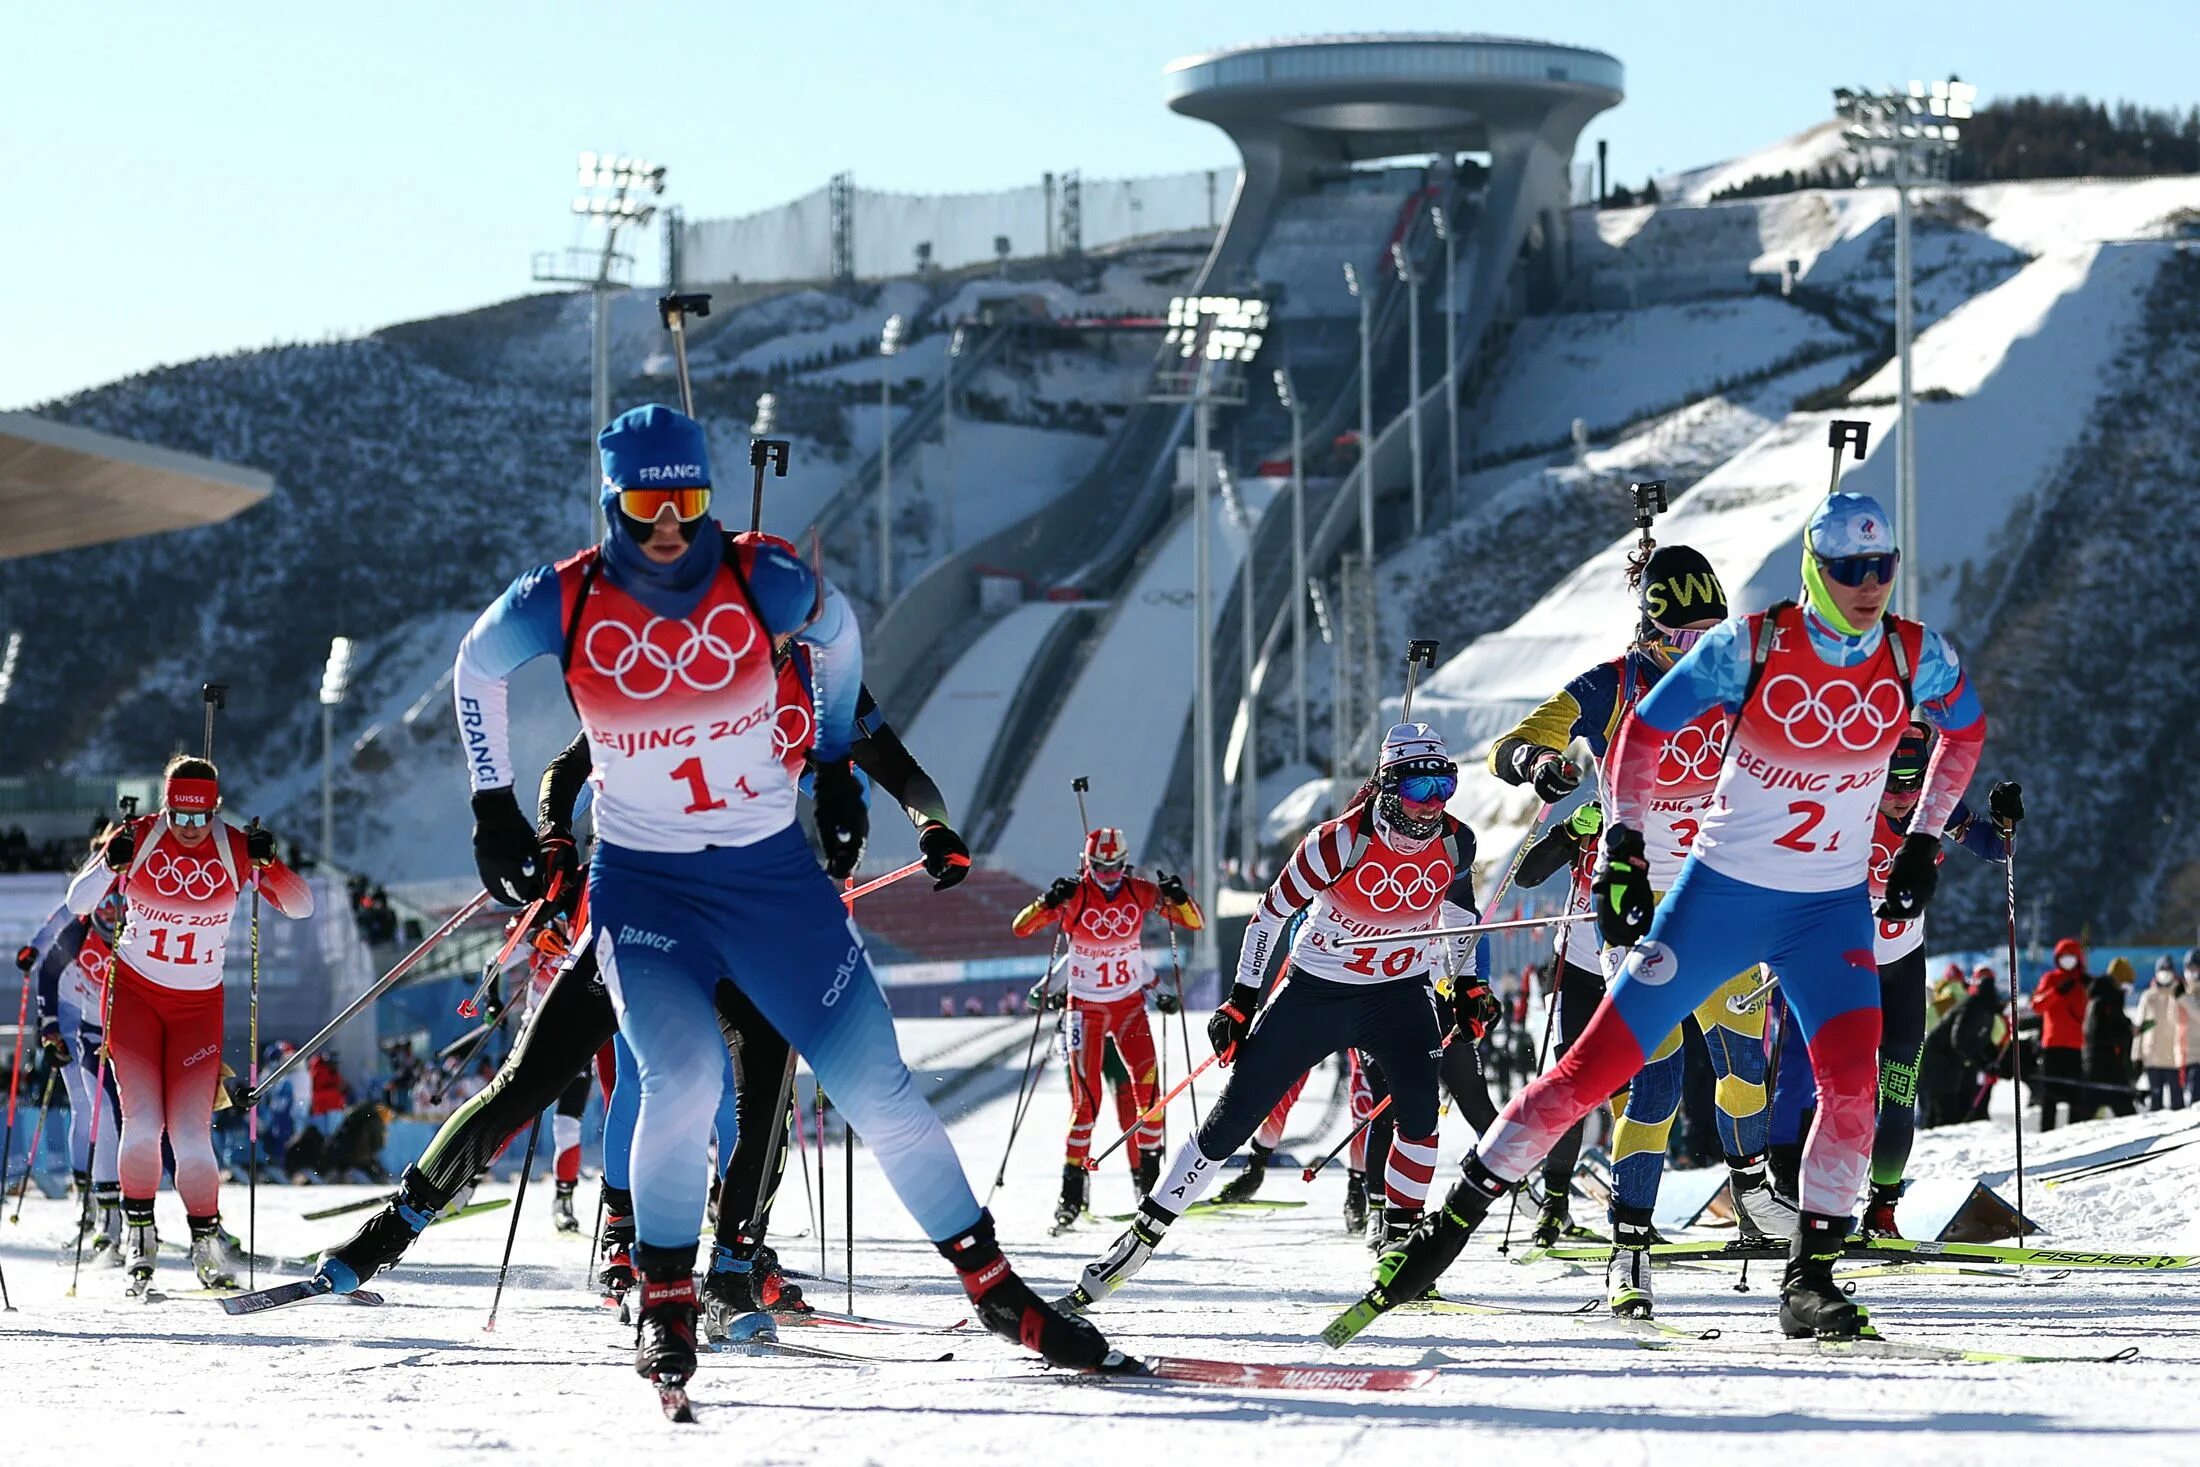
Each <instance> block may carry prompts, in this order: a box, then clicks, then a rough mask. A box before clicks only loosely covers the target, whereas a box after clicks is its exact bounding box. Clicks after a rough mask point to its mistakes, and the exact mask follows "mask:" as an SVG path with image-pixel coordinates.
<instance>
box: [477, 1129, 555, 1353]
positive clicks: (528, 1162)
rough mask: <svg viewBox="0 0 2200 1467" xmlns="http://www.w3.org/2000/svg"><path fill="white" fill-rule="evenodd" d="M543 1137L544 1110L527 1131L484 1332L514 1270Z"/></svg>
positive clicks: (494, 1323) (494, 1322) (493, 1325)
mask: <svg viewBox="0 0 2200 1467" xmlns="http://www.w3.org/2000/svg"><path fill="white" fill-rule="evenodd" d="M541 1139H542V1112H541V1111H536V1112H535V1124H534V1125H533V1126H531V1127H530V1128H529V1129H528V1132H527V1155H526V1156H525V1157H523V1158H522V1159H521V1160H520V1164H519V1191H518V1192H516V1193H514V1194H513V1196H512V1225H511V1226H510V1227H508V1228H506V1229H505V1230H504V1260H503V1262H501V1263H499V1264H498V1265H497V1291H496V1293H495V1294H493V1295H491V1296H490V1299H489V1322H488V1323H487V1324H485V1325H483V1326H482V1327H481V1328H482V1329H483V1331H484V1332H486V1331H489V1330H493V1329H495V1328H496V1327H497V1308H498V1306H500V1305H502V1304H503V1303H504V1276H505V1275H506V1274H508V1273H510V1272H511V1271H512V1245H513V1244H514V1243H516V1242H518V1241H519V1210H520V1208H522V1207H524V1206H525V1205H526V1204H527V1178H528V1176H529V1175H530V1174H531V1173H533V1171H534V1170H535V1143H536V1142H538V1141H540V1140H541Z"/></svg>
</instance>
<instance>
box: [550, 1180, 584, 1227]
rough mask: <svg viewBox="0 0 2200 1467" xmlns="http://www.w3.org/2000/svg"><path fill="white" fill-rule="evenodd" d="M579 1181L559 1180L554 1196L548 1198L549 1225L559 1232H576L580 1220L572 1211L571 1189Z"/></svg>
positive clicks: (579, 1225)
mask: <svg viewBox="0 0 2200 1467" xmlns="http://www.w3.org/2000/svg"><path fill="white" fill-rule="evenodd" d="M578 1186H580V1183H579V1182H560V1183H558V1191H557V1195H556V1196H555V1197H552V1198H551V1199H550V1225H551V1226H552V1227H554V1228H556V1229H557V1230H558V1231H559V1232H561V1233H577V1232H579V1231H580V1230H581V1220H580V1218H579V1217H578V1216H577V1215H576V1214H575V1213H574V1211H573V1190H574V1189H575V1188H576V1187H578Z"/></svg>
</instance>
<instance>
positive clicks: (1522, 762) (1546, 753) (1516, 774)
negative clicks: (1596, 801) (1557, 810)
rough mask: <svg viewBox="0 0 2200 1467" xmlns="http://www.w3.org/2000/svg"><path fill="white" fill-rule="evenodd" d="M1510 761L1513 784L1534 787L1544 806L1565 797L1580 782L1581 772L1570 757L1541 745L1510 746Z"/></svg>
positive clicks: (1522, 744)
mask: <svg viewBox="0 0 2200 1467" xmlns="http://www.w3.org/2000/svg"><path fill="white" fill-rule="evenodd" d="M1510 763H1511V764H1512V776H1513V783H1514V784H1526V785H1533V786H1535V792H1536V794H1537V795H1538V796H1539V797H1540V798H1541V799H1542V801H1543V803H1544V804H1546V805H1555V804H1557V803H1558V802H1559V801H1560V800H1563V799H1565V798H1566V797H1567V796H1568V795H1570V794H1572V793H1573V792H1574V789H1575V787H1576V786H1577V785H1579V784H1580V783H1581V771H1580V770H1578V769H1576V768H1574V765H1573V761H1572V760H1571V759H1568V758H1567V757H1566V756H1565V755H1563V754H1561V753H1559V752H1558V750H1556V749H1546V748H1544V747H1543V746H1542V745H1541V744H1530V743H1519V744H1515V745H1513V748H1512V753H1511V758H1510Z"/></svg>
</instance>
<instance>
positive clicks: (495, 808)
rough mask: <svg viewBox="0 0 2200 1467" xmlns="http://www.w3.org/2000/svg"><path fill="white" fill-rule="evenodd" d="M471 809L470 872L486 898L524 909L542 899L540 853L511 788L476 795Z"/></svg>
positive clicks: (480, 792)
mask: <svg viewBox="0 0 2200 1467" xmlns="http://www.w3.org/2000/svg"><path fill="white" fill-rule="evenodd" d="M473 805H474V870H476V871H478V872H479V873H480V874H481V884H482V886H483V888H484V889H486V890H487V891H488V893H489V895H490V896H492V897H494V898H496V899H497V900H498V901H500V902H502V903H503V904H504V905H505V906H507V907H524V906H526V905H527V904H528V903H529V902H531V901H533V900H534V899H535V898H536V897H539V896H541V895H542V891H543V883H542V852H541V850H540V849H539V848H538V847H537V846H536V844H535V831H534V827H532V826H530V825H529V824H528V823H527V817H526V816H524V815H522V814H520V813H519V799H518V797H517V796H515V795H514V794H513V793H512V789H511V786H509V785H507V786H505V787H504V788H503V789H496V790H480V791H477V792H476V793H475V795H474V799H473Z"/></svg>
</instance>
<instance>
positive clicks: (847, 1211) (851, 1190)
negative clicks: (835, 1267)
mask: <svg viewBox="0 0 2200 1467" xmlns="http://www.w3.org/2000/svg"><path fill="white" fill-rule="evenodd" d="M840 1168H841V1176H840V1206H841V1224H842V1225H841V1229H840V1241H841V1247H842V1250H843V1252H844V1253H845V1255H846V1257H847V1260H848V1261H847V1266H846V1268H845V1270H844V1271H845V1272H846V1273H847V1275H848V1277H847V1279H846V1283H847V1285H848V1312H849V1313H850V1314H853V1313H855V1312H856V1128H855V1127H854V1126H851V1125H849V1124H848V1118H847V1117H846V1116H842V1117H841V1118H840Z"/></svg>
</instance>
